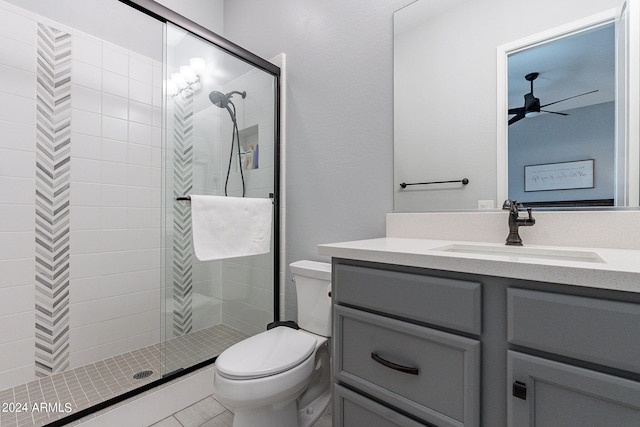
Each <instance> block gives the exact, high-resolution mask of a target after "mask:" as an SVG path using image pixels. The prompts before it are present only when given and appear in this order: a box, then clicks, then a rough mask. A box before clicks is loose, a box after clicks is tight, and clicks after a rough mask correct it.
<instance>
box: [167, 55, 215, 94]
mask: <svg viewBox="0 0 640 427" xmlns="http://www.w3.org/2000/svg"><path fill="white" fill-rule="evenodd" d="M179 69H180V71H179V72H177V73H171V78H169V79H168V80H167V95H168V96H169V97H171V98H173V97H175V96H177V95H182V96H184V97H186V96H189V95H193V94H194V93H196V92H197V91H199V90H200V89H202V84H201V78H202V75H203V74H204V72H205V70H206V69H207V63H206V61H205V60H204V59H203V58H191V59H190V60H189V65H181V66H180V68H179Z"/></svg>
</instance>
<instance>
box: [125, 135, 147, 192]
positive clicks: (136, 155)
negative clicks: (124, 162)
mask: <svg viewBox="0 0 640 427" xmlns="http://www.w3.org/2000/svg"><path fill="white" fill-rule="evenodd" d="M127 148H128V151H129V154H128V163H129V164H130V165H137V166H151V161H152V156H151V147H150V146H149V145H140V144H128V147H127ZM134 185H135V184H134Z"/></svg>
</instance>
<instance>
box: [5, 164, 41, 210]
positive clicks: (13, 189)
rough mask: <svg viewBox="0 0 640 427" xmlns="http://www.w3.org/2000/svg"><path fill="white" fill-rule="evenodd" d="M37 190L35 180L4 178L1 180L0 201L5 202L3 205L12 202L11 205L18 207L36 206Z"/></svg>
mask: <svg viewBox="0 0 640 427" xmlns="http://www.w3.org/2000/svg"><path fill="white" fill-rule="evenodd" d="M33 167H35V165H34V166H32V168H33ZM35 188H36V184H35V178H14V177H4V176H3V177H2V179H0V200H3V203H6V202H7V201H11V204H16V205H34V204H35Z"/></svg>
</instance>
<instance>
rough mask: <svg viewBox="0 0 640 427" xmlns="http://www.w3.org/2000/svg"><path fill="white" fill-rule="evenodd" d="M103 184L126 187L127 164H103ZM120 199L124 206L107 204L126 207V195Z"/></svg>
mask: <svg viewBox="0 0 640 427" xmlns="http://www.w3.org/2000/svg"><path fill="white" fill-rule="evenodd" d="M102 183H103V184H109V185H126V184H127V165H126V164H125V163H113V162H104V163H103V164H102ZM121 193H122V192H121ZM105 194H106V193H105ZM119 199H120V200H123V202H122V204H120V203H118V204H115V205H111V204H107V205H106V206H126V205H125V204H124V203H125V200H126V193H125V194H121V195H120V196H119Z"/></svg>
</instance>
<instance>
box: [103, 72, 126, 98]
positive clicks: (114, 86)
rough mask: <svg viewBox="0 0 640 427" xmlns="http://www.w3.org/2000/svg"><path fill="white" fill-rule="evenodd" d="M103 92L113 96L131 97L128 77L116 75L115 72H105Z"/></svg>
mask: <svg viewBox="0 0 640 427" xmlns="http://www.w3.org/2000/svg"><path fill="white" fill-rule="evenodd" d="M102 90H103V91H104V92H107V93H110V94H112V95H118V96H122V97H124V98H128V97H129V80H128V79H127V76H126V75H122V74H118V73H114V72H113V71H107V70H103V72H102Z"/></svg>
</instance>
